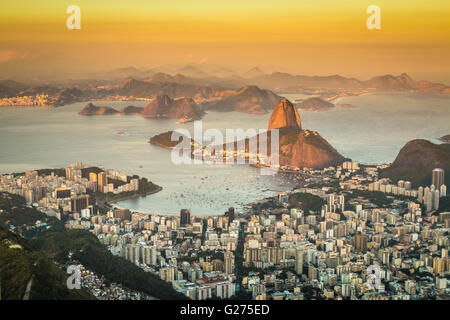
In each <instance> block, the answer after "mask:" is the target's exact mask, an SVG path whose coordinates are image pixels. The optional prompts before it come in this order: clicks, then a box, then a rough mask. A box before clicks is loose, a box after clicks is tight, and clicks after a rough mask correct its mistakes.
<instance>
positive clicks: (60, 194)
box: [55, 187, 71, 199]
mask: <svg viewBox="0 0 450 320" xmlns="http://www.w3.org/2000/svg"><path fill="white" fill-rule="evenodd" d="M70 195H71V189H70V188H64V187H61V188H56V189H55V196H56V198H57V199H64V198H70Z"/></svg>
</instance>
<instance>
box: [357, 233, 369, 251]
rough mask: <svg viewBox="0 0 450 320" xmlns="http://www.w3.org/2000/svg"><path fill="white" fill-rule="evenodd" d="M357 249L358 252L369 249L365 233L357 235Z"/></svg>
mask: <svg viewBox="0 0 450 320" xmlns="http://www.w3.org/2000/svg"><path fill="white" fill-rule="evenodd" d="M355 250H356V251H358V252H362V251H366V250H367V237H366V236H365V235H364V234H357V235H355Z"/></svg>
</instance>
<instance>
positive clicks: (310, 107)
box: [296, 97, 335, 111]
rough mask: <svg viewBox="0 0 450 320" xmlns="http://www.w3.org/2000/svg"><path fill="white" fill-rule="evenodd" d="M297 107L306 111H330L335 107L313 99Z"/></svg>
mask: <svg viewBox="0 0 450 320" xmlns="http://www.w3.org/2000/svg"><path fill="white" fill-rule="evenodd" d="M296 107H297V108H300V109H302V110H305V111H328V110H330V109H332V108H334V107H335V105H334V104H332V103H331V102H328V101H325V100H323V99H321V98H317V97H313V98H308V99H306V100H303V101H302V102H299V103H297V104H296Z"/></svg>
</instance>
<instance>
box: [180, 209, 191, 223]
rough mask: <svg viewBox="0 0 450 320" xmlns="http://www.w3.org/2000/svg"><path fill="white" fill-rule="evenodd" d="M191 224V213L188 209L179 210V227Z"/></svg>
mask: <svg viewBox="0 0 450 320" xmlns="http://www.w3.org/2000/svg"><path fill="white" fill-rule="evenodd" d="M188 224H191V211H189V210H188V209H181V211H180V226H182V227H184V226H186V225H188Z"/></svg>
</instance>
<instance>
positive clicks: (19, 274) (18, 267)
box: [0, 228, 95, 300]
mask: <svg viewBox="0 0 450 320" xmlns="http://www.w3.org/2000/svg"><path fill="white" fill-rule="evenodd" d="M0 277H1V278H0V282H1V289H2V290H1V299H4V300H21V299H22V298H23V296H24V294H25V291H26V288H27V284H28V283H29V282H30V283H31V290H30V295H29V299H39V300H48V299H51V300H54V299H63V300H70V299H77V300H79V299H95V298H94V297H93V296H91V295H90V294H88V293H86V292H84V291H82V290H69V289H68V288H67V286H66V281H67V275H66V274H65V273H64V271H63V270H61V269H59V268H58V266H56V265H55V264H54V263H53V262H51V261H50V260H49V259H48V257H47V256H46V255H45V254H43V253H41V252H39V251H35V250H33V247H32V245H31V244H30V243H29V242H28V241H27V240H25V239H23V238H21V237H20V236H18V235H16V234H13V233H11V232H9V231H7V230H5V229H3V228H0ZM31 279H32V280H31Z"/></svg>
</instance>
